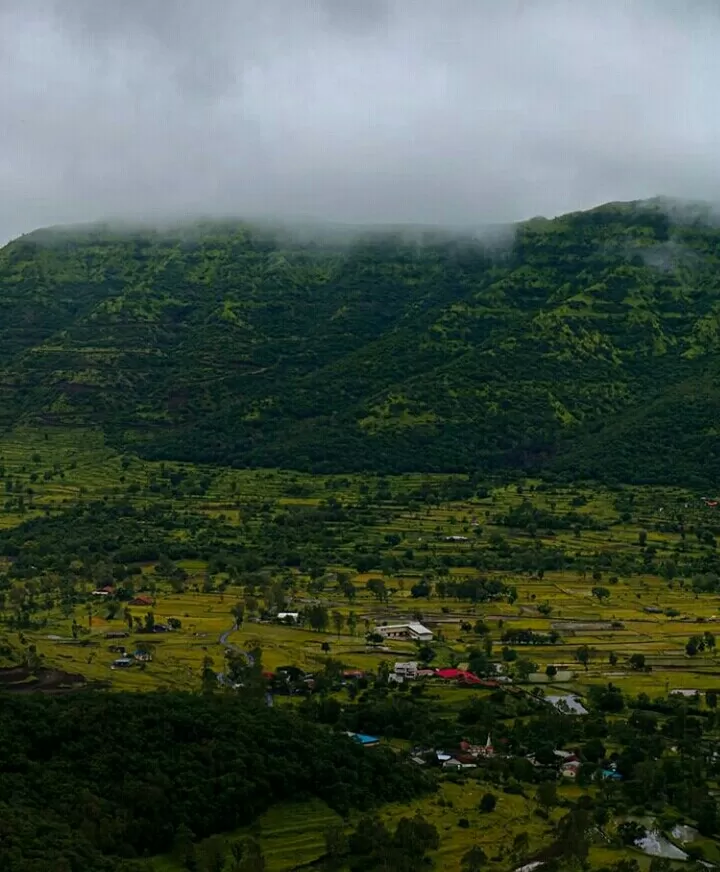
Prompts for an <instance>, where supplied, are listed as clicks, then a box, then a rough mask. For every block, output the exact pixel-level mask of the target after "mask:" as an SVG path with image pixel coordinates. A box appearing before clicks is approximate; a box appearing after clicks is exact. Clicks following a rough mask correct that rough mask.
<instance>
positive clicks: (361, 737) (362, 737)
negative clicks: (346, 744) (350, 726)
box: [347, 732, 380, 748]
mask: <svg viewBox="0 0 720 872" xmlns="http://www.w3.org/2000/svg"><path fill="white" fill-rule="evenodd" d="M347 735H348V736H350V738H351V739H353V740H354V741H355V742H357V743H358V744H359V745H362V746H363V748H371V747H372V746H373V745H379V744H380V739H378V738H377V737H376V736H367V735H366V734H365V733H350V732H348V733H347Z"/></svg>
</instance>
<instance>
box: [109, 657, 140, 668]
mask: <svg viewBox="0 0 720 872" xmlns="http://www.w3.org/2000/svg"><path fill="white" fill-rule="evenodd" d="M133 662H134V661H132V660H131V659H130V658H129V657H118V659H117V660H113V663H112V666H111V669H127V667H128V666H132V665H133Z"/></svg>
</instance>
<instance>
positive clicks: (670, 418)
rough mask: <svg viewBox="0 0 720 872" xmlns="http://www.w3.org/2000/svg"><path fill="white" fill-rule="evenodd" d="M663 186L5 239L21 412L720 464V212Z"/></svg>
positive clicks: (378, 456) (354, 463)
mask: <svg viewBox="0 0 720 872" xmlns="http://www.w3.org/2000/svg"><path fill="white" fill-rule="evenodd" d="M664 209H665V207H664V204H663V203H660V202H658V203H645V204H638V203H635V204H609V205H606V206H602V207H600V208H597V209H594V210H591V211H589V212H583V213H576V214H572V215H567V216H564V217H561V218H558V219H556V220H552V221H547V220H544V219H536V220H533V221H531V222H528V223H526V224H523V225H520V226H518V227H517V228H516V232H515V234H514V239H513V240H512V242H510V241H508V245H507V248H505V249H498V248H497V246H494V247H493V248H492V249H491V248H488V247H487V246H486V245H485V244H484V243H482V242H481V241H478V240H476V239H471V238H462V237H459V236H457V237H451V236H449V235H443V234H440V233H437V232H434V231H429V230H422V229H414V230H412V231H410V230H408V231H383V232H382V233H379V232H378V233H374V234H370V233H366V234H364V235H358V236H355V237H353V238H350V239H348V238H343V236H341V235H339V236H335V237H334V238H330V237H328V238H326V239H325V241H313V240H312V239H310V238H309V237H308V235H307V234H306V235H305V236H304V237H300V236H297V235H293V234H292V233H291V232H289V231H283V230H278V229H268V228H251V227H248V226H244V225H240V224H223V225H212V224H207V225H195V226H193V227H191V228H175V229H166V230H163V231H150V230H147V231H146V230H137V231H133V232H119V231H113V230H111V229H108V228H102V227H90V228H83V229H77V230H64V231H54V230H50V231H42V232H37V233H35V234H30V235H29V236H25V237H23V238H21V239H19V240H17V241H15V242H13V243H11V244H10V245H8V246H6V247H5V248H4V249H3V250H2V251H0V312H2V316H1V317H0V426H2V427H4V428H11V427H14V426H17V425H18V424H20V423H35V424H37V423H38V422H39V423H42V424H44V425H47V426H63V427H68V426H77V427H81V426H82V427H87V426H88V425H89V426H91V427H102V428H103V429H104V431H105V434H106V436H107V437H108V438H109V440H110V441H111V443H113V444H114V445H115V446H116V447H118V448H120V449H122V450H124V451H132V452H136V453H138V454H140V455H141V456H144V457H147V458H174V459H186V460H192V461H198V462H199V461H203V462H221V463H224V464H229V465H235V466H275V467H288V468H297V469H303V470H308V471H315V472H350V471H355V470H362V469H373V470H376V471H385V472H397V471H404V470H423V471H455V470H478V471H480V472H492V471H500V470H502V471H508V470H515V469H524V470H528V471H533V472H538V471H545V472H547V473H552V474H558V475H561V476H564V477H566V478H572V479H577V478H578V477H583V476H589V477H596V478H604V479H606V480H610V481H612V480H613V479H616V480H624V481H635V482H681V483H685V484H702V485H703V486H706V485H712V484H713V483H717V482H718V480H720V452H719V451H718V447H717V446H718V440H717V433H718V430H719V429H720V418H719V416H718V414H717V412H719V411H720V388H718V384H720V382H719V380H718V375H720V363H719V362H718V356H717V350H718V346H719V345H720V271H719V270H718V265H719V264H720V230H719V229H716V228H715V227H714V226H712V224H711V223H710V222H708V221H706V220H705V219H704V217H703V216H702V214H701V213H700V212H694V213H690V212H689V211H686V212H685V213H683V214H679V213H678V212H677V210H675V212H674V215H673V217H672V218H670V217H668V214H667V213H666V211H665V210H664ZM508 238H509V239H510V236H509V237H508ZM317 239H320V237H317ZM328 239H331V241H328Z"/></svg>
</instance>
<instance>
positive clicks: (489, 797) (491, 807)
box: [480, 793, 497, 814]
mask: <svg viewBox="0 0 720 872" xmlns="http://www.w3.org/2000/svg"><path fill="white" fill-rule="evenodd" d="M496 805H497V797H496V796H495V794H494V793H485V794H483V797H482V799H481V800H480V811H481V812H482V813H483V814H490V812H493V811H495V806H496Z"/></svg>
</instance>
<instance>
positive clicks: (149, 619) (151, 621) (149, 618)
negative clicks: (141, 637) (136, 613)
mask: <svg viewBox="0 0 720 872" xmlns="http://www.w3.org/2000/svg"><path fill="white" fill-rule="evenodd" d="M154 627H155V615H154V614H153V612H147V614H146V615H145V632H146V633H152V631H153V629H154Z"/></svg>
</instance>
